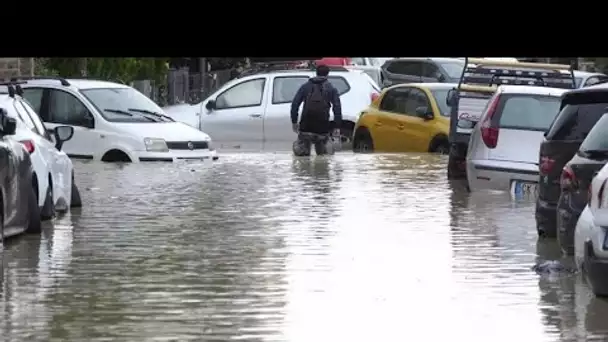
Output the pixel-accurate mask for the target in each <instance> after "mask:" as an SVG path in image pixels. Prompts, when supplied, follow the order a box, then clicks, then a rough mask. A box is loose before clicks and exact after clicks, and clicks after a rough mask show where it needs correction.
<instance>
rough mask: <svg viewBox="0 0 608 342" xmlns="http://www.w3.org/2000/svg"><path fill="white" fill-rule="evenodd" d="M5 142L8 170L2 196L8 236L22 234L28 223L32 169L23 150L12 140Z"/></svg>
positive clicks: (28, 158) (5, 227)
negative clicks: (6, 145)
mask: <svg viewBox="0 0 608 342" xmlns="http://www.w3.org/2000/svg"><path fill="white" fill-rule="evenodd" d="M6 142H7V144H8V146H9V148H8V153H7V158H8V165H9V168H8V172H7V178H6V180H7V182H6V187H5V194H4V229H5V233H7V232H8V233H9V234H10V233H11V232H12V233H20V232H24V231H25V229H26V227H27V225H28V223H29V216H28V214H29V208H28V196H29V194H30V191H31V186H32V185H31V184H32V170H33V169H32V164H31V160H30V157H29V155H28V154H27V151H26V150H25V148H24V147H23V146H22V145H21V144H20V143H19V142H17V141H14V140H12V138H7V139H6ZM11 235H12V234H11Z"/></svg>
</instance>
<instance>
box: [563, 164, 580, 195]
mask: <svg viewBox="0 0 608 342" xmlns="http://www.w3.org/2000/svg"><path fill="white" fill-rule="evenodd" d="M559 183H560V186H561V188H562V190H563V189H570V188H573V187H574V186H576V176H575V175H574V171H572V169H571V168H570V166H567V165H566V166H564V169H563V170H562V176H561V178H560V180H559Z"/></svg>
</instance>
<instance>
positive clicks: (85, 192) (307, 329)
mask: <svg viewBox="0 0 608 342" xmlns="http://www.w3.org/2000/svg"><path fill="white" fill-rule="evenodd" d="M445 163H446V159H445V158H444V157H440V156H430V155H418V156H417V155H357V156H354V155H352V154H349V153H344V154H338V155H336V156H333V157H331V158H330V159H327V158H314V157H313V158H311V159H294V158H293V157H292V156H291V155H289V154H288V153H284V154H280V153H279V154H228V155H223V158H222V160H220V161H219V162H217V163H215V164H214V165H209V164H196V163H185V164H175V165H166V164H132V165H111V164H95V163H78V162H76V163H75V169H76V171H77V174H76V180H77V183H78V185H79V187H80V189H81V193H82V196H83V203H84V208H83V209H82V210H79V211H74V212H73V213H72V214H71V215H68V216H65V217H62V218H58V219H56V220H55V222H54V227H53V224H47V225H45V231H44V232H43V235H42V237H40V236H22V237H18V238H15V239H13V240H10V241H8V242H7V243H6V245H5V246H4V250H3V252H2V269H1V272H0V285H1V286H0V341H7V342H8V341H26V340H27V341H227V340H242V341H306V342H309V341H439V340H459V339H462V340H466V341H489V340H491V341H516V340H520V341H585V340H590V341H593V340H597V341H605V340H607V339H608V321H607V320H606V317H608V303H607V302H605V301H602V300H599V299H595V298H593V296H592V294H591V292H590V291H589V289H588V288H587V286H586V285H585V283H584V282H583V281H582V280H581V279H580V276H579V275H564V276H561V277H560V276H542V277H541V276H539V275H537V274H535V273H534V272H533V271H531V269H530V268H531V267H532V266H533V265H534V264H535V263H537V262H540V261H544V260H555V259H559V250H558V248H557V246H556V245H555V243H554V242H541V243H537V240H536V232H535V229H534V216H533V210H534V204H533V203H532V202H517V203H516V202H512V201H510V200H509V197H508V195H507V194H504V193H492V194H485V193H479V194H478V193H476V194H473V195H469V194H467V193H465V192H464V191H463V189H461V187H460V186H459V185H458V184H449V183H448V182H447V180H446V173H445V171H444V170H445ZM566 262H567V261H566Z"/></svg>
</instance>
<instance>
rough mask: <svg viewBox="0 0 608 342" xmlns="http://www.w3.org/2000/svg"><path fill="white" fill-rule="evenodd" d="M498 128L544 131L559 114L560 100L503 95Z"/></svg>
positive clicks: (554, 97) (537, 96) (534, 96)
mask: <svg viewBox="0 0 608 342" xmlns="http://www.w3.org/2000/svg"><path fill="white" fill-rule="evenodd" d="M503 96H504V100H503V102H502V104H501V108H499V110H500V120H499V126H500V127H501V128H513V129H523V130H533V131H543V132H544V131H546V130H547V129H549V126H551V123H552V122H553V120H554V119H555V117H556V116H557V113H559V106H560V100H561V99H560V98H559V97H557V96H541V95H503Z"/></svg>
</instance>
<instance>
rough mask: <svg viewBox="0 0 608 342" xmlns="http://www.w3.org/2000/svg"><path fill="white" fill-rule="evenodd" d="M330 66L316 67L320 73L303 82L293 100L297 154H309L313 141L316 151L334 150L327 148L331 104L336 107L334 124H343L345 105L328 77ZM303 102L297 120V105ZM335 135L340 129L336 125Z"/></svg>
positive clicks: (321, 152)
mask: <svg viewBox="0 0 608 342" xmlns="http://www.w3.org/2000/svg"><path fill="white" fill-rule="evenodd" d="M327 75H329V67H327V66H326V65H320V66H318V67H317V76H316V77H313V78H311V79H310V80H309V81H308V82H306V83H304V84H303V85H302V86H301V87H300V89H298V92H297V93H296V96H295V97H294V98H293V101H292V102H291V123H292V126H293V131H294V132H295V133H297V134H298V139H297V140H296V141H295V142H294V143H293V153H294V154H295V155H296V156H310V150H311V145H312V144H314V145H315V152H316V153H317V155H323V154H328V153H331V151H328V149H327V143H328V142H329V140H330V137H329V134H330V126H329V108H330V107H332V108H333V112H334V123H335V126H334V127H341V125H342V105H341V104H340V95H339V94H338V91H337V90H336V88H334V86H333V85H332V84H331V82H329V81H328V80H327ZM302 102H304V106H303V108H302V117H301V118H300V124H298V109H299V108H300V105H301V104H302ZM333 135H334V136H337V137H340V129H339V128H334V130H333Z"/></svg>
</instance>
